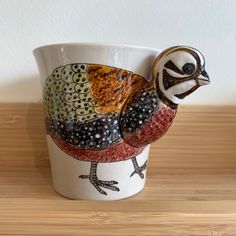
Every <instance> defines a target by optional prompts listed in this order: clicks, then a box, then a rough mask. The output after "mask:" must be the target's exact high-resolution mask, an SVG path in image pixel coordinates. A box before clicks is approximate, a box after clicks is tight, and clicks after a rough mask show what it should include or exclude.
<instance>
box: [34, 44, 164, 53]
mask: <svg viewBox="0 0 236 236" xmlns="http://www.w3.org/2000/svg"><path fill="white" fill-rule="evenodd" d="M66 46H98V47H116V48H133V49H140V50H148V51H155V52H157V53H160V52H161V50H159V49H156V48H152V47H146V46H140V45H135V44H134V45H132V44H123V43H110V42H108V43H106V42H71V43H54V44H45V45H42V46H39V47H36V48H35V49H33V53H34V54H35V53H36V51H39V50H41V49H47V48H53V47H66Z"/></svg>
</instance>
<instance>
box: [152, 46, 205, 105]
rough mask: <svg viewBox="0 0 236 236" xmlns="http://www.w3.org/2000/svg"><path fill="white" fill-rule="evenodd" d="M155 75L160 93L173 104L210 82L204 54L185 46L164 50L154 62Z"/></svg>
mask: <svg viewBox="0 0 236 236" xmlns="http://www.w3.org/2000/svg"><path fill="white" fill-rule="evenodd" d="M153 77H154V78H155V85H156V89H157V93H158V95H159V96H161V98H162V99H165V100H166V101H167V102H169V104H170V105H173V106H177V105H178V104H179V103H181V101H182V100H183V99H184V98H185V97H186V96H188V95H189V94H191V93H192V92H194V91H195V90H196V89H198V88H199V87H200V86H203V85H207V84H209V83H210V80H209V76H208V74H207V72H206V71H205V60H204V57H203V55H202V54H201V53H200V52H199V51H198V50H197V49H195V48H192V47H185V46H176V47H171V48H168V49H166V50H164V51H163V52H162V53H161V54H160V55H159V56H158V57H157V58H156V60H155V62H154V64H153Z"/></svg>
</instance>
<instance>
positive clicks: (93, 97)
mask: <svg viewBox="0 0 236 236" xmlns="http://www.w3.org/2000/svg"><path fill="white" fill-rule="evenodd" d="M158 54H159V51H158V50H154V49H149V48H144V47H136V46H126V45H124V46H123V45H111V44H90V43H89V44H87V43H72V44H55V45H48V46H42V47H39V48H36V49H35V50H34V56H35V58H36V61H37V65H38V68H39V72H40V78H41V84H42V88H43V105H44V111H45V121H46V128H47V142H48V149H49V157H50V163H51V171H52V180H53V186H54V189H55V190H56V191H57V192H58V193H59V194H61V195H63V196H65V197H68V198H71V199H93V200H115V199H121V198H126V197H129V196H132V195H134V194H136V193H138V192H139V191H141V190H142V189H143V187H144V184H145V177H146V165H147V159H148V154H149V145H147V146H144V147H134V146H131V145H129V144H128V143H126V142H125V141H124V140H123V139H122V132H121V130H120V127H119V126H120V125H119V120H120V115H121V113H122V108H123V107H124V104H125V101H126V100H127V98H128V97H129V96H130V94H131V93H132V92H133V91H134V89H135V86H136V85H135V82H136V81H139V79H143V78H145V79H150V76H151V67H152V64H153V62H154V60H155V58H156V56H157V55H158ZM136 165H137V166H139V167H140V168H141V169H142V170H141V172H140V173H139V174H137V173H135V168H136V167H137V166H136Z"/></svg>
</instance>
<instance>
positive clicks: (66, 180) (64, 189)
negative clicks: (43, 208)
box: [47, 135, 150, 200]
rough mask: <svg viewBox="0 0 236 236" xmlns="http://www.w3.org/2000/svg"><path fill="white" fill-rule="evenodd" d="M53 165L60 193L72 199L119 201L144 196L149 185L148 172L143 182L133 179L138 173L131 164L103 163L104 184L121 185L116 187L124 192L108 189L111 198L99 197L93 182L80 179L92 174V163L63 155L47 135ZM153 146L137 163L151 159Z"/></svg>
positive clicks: (100, 167) (147, 149)
mask: <svg viewBox="0 0 236 236" xmlns="http://www.w3.org/2000/svg"><path fill="white" fill-rule="evenodd" d="M47 141H48V147H49V155H50V163H51V170H52V181H53V187H54V189H55V191H56V192H58V193H59V194H61V195H63V196H64V197H68V198H71V199H87V200H118V199H122V198H126V197H130V196H132V195H134V194H136V193H138V192H140V191H141V190H142V189H143V187H144V184H145V180H146V170H145V171H143V172H142V173H143V174H144V178H143V179H141V178H140V177H139V176H138V175H137V174H136V175H134V176H132V177H130V175H131V173H132V172H133V171H134V167H133V164H132V161H131V160H126V161H120V162H112V163H99V164H98V168H97V176H98V178H99V179H100V180H114V181H117V182H118V185H116V186H117V187H118V188H119V189H120V191H119V192H116V191H111V190H107V189H104V190H105V191H106V192H107V195H106V196H105V195H103V194H101V193H99V192H98V191H97V190H96V189H95V187H94V186H93V185H92V184H91V183H90V182H89V180H84V179H81V178H79V175H83V174H88V173H89V169H90V162H87V161H79V160H77V159H75V158H73V157H71V156H69V155H67V154H66V153H64V152H63V151H61V149H60V148H59V147H57V145H56V144H55V143H54V142H53V140H52V139H51V138H50V136H49V135H47ZM149 149H150V146H147V147H146V148H145V149H144V151H143V152H142V153H141V154H140V155H138V156H137V162H138V164H139V165H140V166H141V165H143V164H144V162H145V161H146V160H147V159H148V155H149Z"/></svg>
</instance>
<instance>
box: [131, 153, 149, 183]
mask: <svg viewBox="0 0 236 236" xmlns="http://www.w3.org/2000/svg"><path fill="white" fill-rule="evenodd" d="M132 162H133V165H134V171H133V172H132V174H131V175H130V177H132V176H133V175H134V174H138V175H139V177H140V178H141V179H143V178H144V174H143V173H142V172H143V171H144V170H146V168H147V161H145V163H144V164H143V165H142V166H139V165H138V163H137V160H136V158H135V157H134V158H132Z"/></svg>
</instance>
